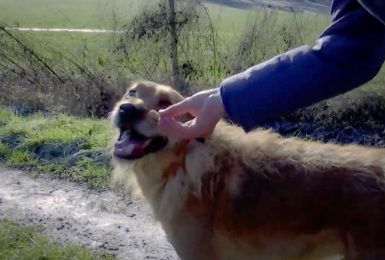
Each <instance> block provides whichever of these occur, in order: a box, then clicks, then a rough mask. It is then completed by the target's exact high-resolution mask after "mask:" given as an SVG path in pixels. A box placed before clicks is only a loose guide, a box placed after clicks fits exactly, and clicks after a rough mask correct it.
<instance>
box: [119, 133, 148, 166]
mask: <svg viewBox="0 0 385 260" xmlns="http://www.w3.org/2000/svg"><path fill="white" fill-rule="evenodd" d="M146 143H147V142H146V141H145V140H136V139H134V138H133V137H132V136H131V135H130V133H129V132H127V131H125V132H123V133H122V134H121V136H120V137H119V139H118V140H117V141H116V142H115V147H114V148H115V149H114V155H115V156H116V157H120V158H124V159H135V158H138V157H141V156H142V155H143V153H144V148H145V146H146Z"/></svg>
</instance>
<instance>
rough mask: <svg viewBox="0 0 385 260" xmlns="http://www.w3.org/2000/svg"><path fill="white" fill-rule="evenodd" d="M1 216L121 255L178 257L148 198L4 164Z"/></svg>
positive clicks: (0, 172) (1, 169) (60, 238)
mask: <svg viewBox="0 0 385 260" xmlns="http://www.w3.org/2000/svg"><path fill="white" fill-rule="evenodd" d="M0 218H2V219H10V220H14V221H17V222H19V223H22V224H28V225H31V224H35V225H39V226H41V227H42V229H43V233H44V234H46V235H48V236H49V237H51V238H54V239H55V240H57V241H59V242H62V243H68V242H71V243H76V244H80V245H84V246H86V247H88V248H90V249H91V250H93V251H95V252H98V253H113V254H115V255H116V256H117V258H118V259H133V260H136V259H138V260H139V259H164V260H166V259H167V260H171V259H178V257H177V255H176V253H175V251H174V249H173V248H172V246H171V245H170V244H169V243H168V241H167V239H166V235H165V234H164V232H163V230H162V229H161V227H160V225H159V224H157V223H154V221H153V219H152V216H151V213H150V209H149V208H148V206H147V204H146V203H145V202H142V201H139V202H138V201H133V200H132V199H130V198H129V197H127V196H124V195H123V194H117V193H115V192H112V191H110V190H103V191H98V192H97V191H94V190H89V189H88V188H87V187H86V186H85V185H79V184H77V183H73V182H69V181H68V180H58V179H53V178H51V177H49V176H48V175H33V174H31V173H23V172H21V171H16V170H9V169H6V168H4V167H0Z"/></svg>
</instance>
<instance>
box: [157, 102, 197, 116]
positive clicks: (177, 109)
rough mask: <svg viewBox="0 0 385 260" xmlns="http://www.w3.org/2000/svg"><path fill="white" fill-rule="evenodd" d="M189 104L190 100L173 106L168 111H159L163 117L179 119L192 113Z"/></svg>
mask: <svg viewBox="0 0 385 260" xmlns="http://www.w3.org/2000/svg"><path fill="white" fill-rule="evenodd" d="M188 103H189V98H186V99H184V100H183V101H181V102H179V103H176V104H173V105H171V106H169V107H168V108H166V109H162V110H159V115H160V116H161V117H177V116H181V115H184V114H187V113H191V111H190V110H191V108H190V106H189V104H188Z"/></svg>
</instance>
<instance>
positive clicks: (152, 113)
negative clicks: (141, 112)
mask: <svg viewBox="0 0 385 260" xmlns="http://www.w3.org/2000/svg"><path fill="white" fill-rule="evenodd" d="M148 116H149V117H150V118H151V119H153V120H154V121H157V122H158V121H159V113H158V111H156V110H150V111H149V112H148Z"/></svg>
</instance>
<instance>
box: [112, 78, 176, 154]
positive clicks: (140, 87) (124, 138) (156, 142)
mask: <svg viewBox="0 0 385 260" xmlns="http://www.w3.org/2000/svg"><path fill="white" fill-rule="evenodd" d="M181 100H183V96H182V95H180V94H179V93H178V92H177V91H175V90H174V89H172V88H171V87H169V86H165V85H160V84H157V83H154V82H150V81H140V82H135V83H133V84H132V85H131V86H130V87H129V88H128V90H127V92H126V93H125V94H124V96H123V97H122V98H121V100H120V101H118V102H117V103H116V105H115V108H114V110H113V111H112V114H111V120H112V123H113V125H114V126H115V127H117V128H118V129H119V137H118V139H117V140H116V142H115V146H114V156H115V157H118V158H121V159H128V160H133V159H138V158H141V157H143V156H145V155H146V154H148V153H153V152H157V151H159V150H161V149H163V148H164V147H166V146H167V144H168V142H169V137H167V136H166V135H164V134H163V133H162V132H161V131H160V129H159V128H158V118H157V116H156V113H155V114H154V113H152V112H150V111H151V110H156V111H158V110H160V109H164V108H166V107H168V106H170V105H172V104H175V103H177V102H179V101H181Z"/></svg>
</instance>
